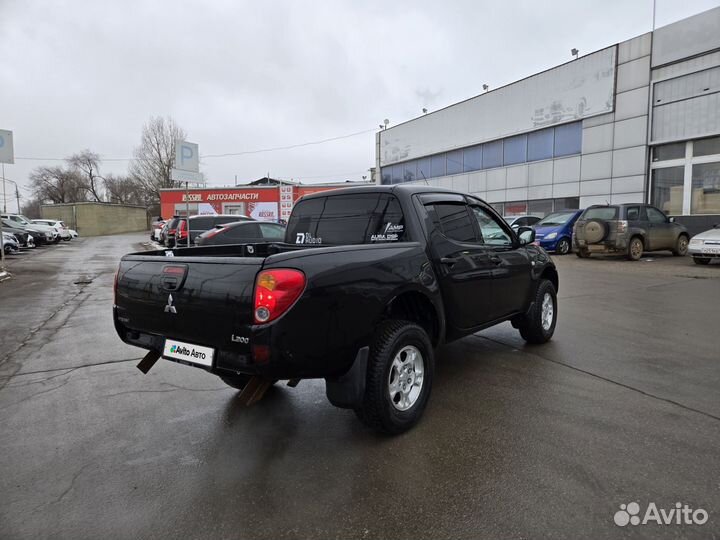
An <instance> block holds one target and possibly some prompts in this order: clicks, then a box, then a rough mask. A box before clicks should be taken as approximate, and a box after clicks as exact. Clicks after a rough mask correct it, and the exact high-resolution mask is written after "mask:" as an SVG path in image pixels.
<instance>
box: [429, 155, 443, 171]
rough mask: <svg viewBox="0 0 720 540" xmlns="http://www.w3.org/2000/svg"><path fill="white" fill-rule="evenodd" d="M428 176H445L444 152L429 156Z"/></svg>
mask: <svg viewBox="0 0 720 540" xmlns="http://www.w3.org/2000/svg"><path fill="white" fill-rule="evenodd" d="M430 172H431V173H432V174H431V175H430V176H445V154H438V155H436V156H432V157H431V158H430Z"/></svg>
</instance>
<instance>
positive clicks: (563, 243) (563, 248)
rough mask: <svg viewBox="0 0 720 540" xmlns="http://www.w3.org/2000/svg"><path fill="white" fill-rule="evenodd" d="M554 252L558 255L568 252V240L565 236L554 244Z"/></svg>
mask: <svg viewBox="0 0 720 540" xmlns="http://www.w3.org/2000/svg"><path fill="white" fill-rule="evenodd" d="M555 252H556V253H557V254H558V255H567V254H568V253H570V240H568V239H567V238H561V239H560V240H558V243H557V246H555Z"/></svg>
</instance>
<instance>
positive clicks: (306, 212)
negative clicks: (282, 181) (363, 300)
mask: <svg viewBox="0 0 720 540" xmlns="http://www.w3.org/2000/svg"><path fill="white" fill-rule="evenodd" d="M285 238H286V242H289V243H291V244H325V245H326V244H332V245H343V244H345V245H347V244H369V243H374V242H397V241H403V240H405V239H406V238H407V235H406V231H405V221H404V217H403V214H402V210H401V208H400V203H399V202H398V200H397V199H396V198H395V197H394V196H393V195H389V194H384V193H359V194H357V195H336V196H328V197H323V198H318V199H309V200H306V201H300V202H299V203H297V204H296V205H295V208H294V209H293V213H292V215H291V216H290V222H289V223H288V228H287V233H286V237H285Z"/></svg>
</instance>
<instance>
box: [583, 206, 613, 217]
mask: <svg viewBox="0 0 720 540" xmlns="http://www.w3.org/2000/svg"><path fill="white" fill-rule="evenodd" d="M617 216H618V209H617V206H595V207H592V208H588V209H587V210H585V213H584V214H583V219H617Z"/></svg>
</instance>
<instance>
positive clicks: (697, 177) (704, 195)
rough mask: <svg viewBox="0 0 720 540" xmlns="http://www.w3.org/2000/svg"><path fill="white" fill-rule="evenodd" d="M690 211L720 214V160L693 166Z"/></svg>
mask: <svg viewBox="0 0 720 540" xmlns="http://www.w3.org/2000/svg"><path fill="white" fill-rule="evenodd" d="M695 144H696V145H697V141H696V143H695ZM696 148H697V146H696ZM690 211H691V212H692V213H693V214H720V162H716V163H701V164H698V165H693V166H692V204H691V208H690Z"/></svg>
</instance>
